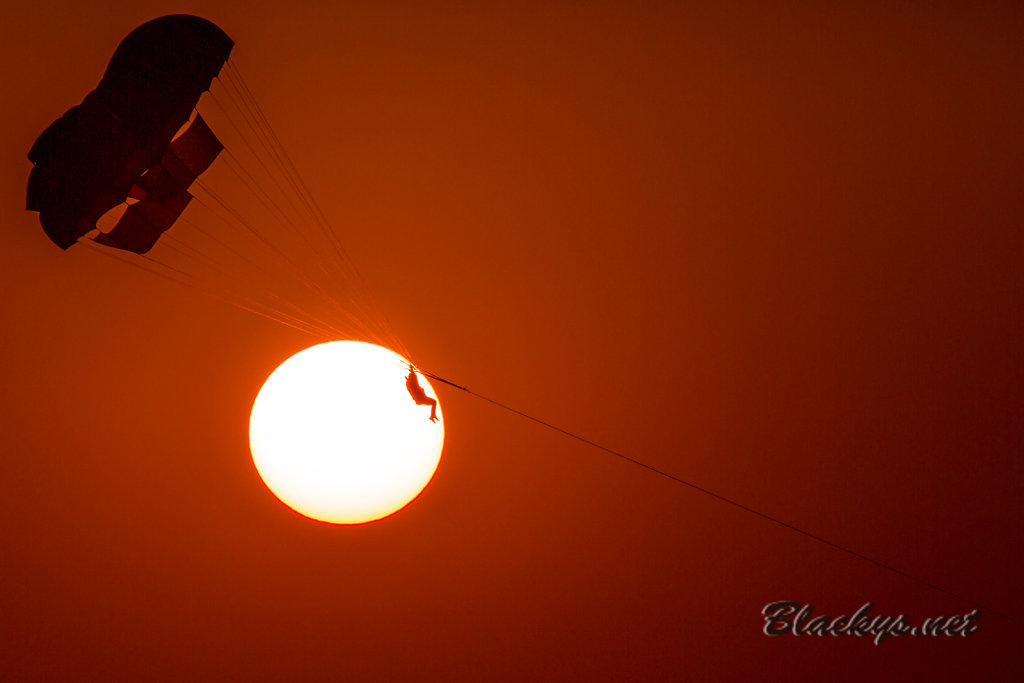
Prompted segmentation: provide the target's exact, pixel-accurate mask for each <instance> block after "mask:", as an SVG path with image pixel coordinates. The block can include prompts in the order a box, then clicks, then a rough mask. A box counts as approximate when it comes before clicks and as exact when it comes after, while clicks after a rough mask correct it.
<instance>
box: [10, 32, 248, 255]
mask: <svg viewBox="0 0 1024 683" xmlns="http://www.w3.org/2000/svg"><path fill="white" fill-rule="evenodd" d="M233 45H234V42H233V41H232V40H231V39H230V38H229V37H228V36H227V34H225V33H224V32H223V31H222V30H221V29H220V28H218V27H217V25H216V24H213V23H212V22H210V21H207V20H206V19H202V18H200V17H195V16H190V15H185V14H177V15H171V16H165V17H160V18H159V19H154V20H152V21H149V22H147V23H145V24H143V25H142V26H139V27H138V28H137V29H135V30H134V31H132V32H131V33H130V34H128V36H127V37H126V38H125V39H124V40H123V41H121V44H120V45H119V46H118V48H117V50H116V51H115V52H114V56H113V57H112V58H111V60H110V64H109V65H108V66H107V70H106V72H105V73H104V75H103V78H102V80H101V81H100V83H99V85H97V86H96V89H95V90H93V91H92V92H90V93H89V94H88V95H87V96H86V97H85V99H84V100H83V101H82V103H81V104H79V105H77V106H75V107H72V108H71V109H69V110H68V111H67V112H66V113H65V114H64V115H63V116H61V117H60V118H59V119H57V120H56V121H54V122H53V123H52V124H50V126H49V127H48V128H47V129H46V130H45V131H43V133H42V135H40V136H39V139H37V140H36V142H35V144H33V145H32V149H31V150H30V151H29V154H28V158H29V160H30V161H31V162H32V163H33V164H34V167H33V169H32V172H31V174H30V175H29V181H28V195H27V201H26V207H27V208H28V209H29V210H31V211H38V212H39V222H40V223H41V224H42V227H43V230H45V231H46V234H47V235H48V236H49V237H50V239H51V240H53V242H54V243H55V244H57V245H58V246H59V247H61V248H62V249H67V248H68V247H70V246H71V245H73V244H74V243H75V242H76V241H77V240H78V239H79V238H80V237H82V236H83V235H85V234H87V233H89V232H91V231H92V230H95V229H96V221H97V220H99V218H100V217H101V216H102V215H103V214H105V213H106V212H107V211H109V210H110V209H112V208H114V207H115V206H117V205H119V204H121V203H122V202H124V201H126V199H127V198H128V197H132V198H135V199H138V200H139V201H138V202H136V203H134V204H132V205H131V206H130V207H129V209H128V210H127V211H126V212H125V213H124V215H123V216H122V218H121V220H120V221H119V222H118V223H117V225H116V226H115V227H114V229H113V230H111V231H110V232H109V233H106V234H101V235H99V236H98V237H97V238H96V241H97V242H99V243H101V244H104V245H106V246H110V247H115V248H118V249H124V250H127V251H133V252H135V253H139V254H142V253H145V252H147V251H149V249H151V248H152V247H153V245H154V244H155V243H156V241H157V240H158V239H159V237H160V235H161V234H162V233H163V232H164V231H166V230H167V229H168V228H169V227H170V226H171V225H172V224H173V223H174V221H175V220H176V219H177V218H178V216H179V215H180V214H181V212H182V211H183V210H184V209H185V206H186V205H187V204H188V202H189V200H190V199H191V195H190V194H189V192H188V188H189V186H190V185H191V184H192V182H193V181H194V180H195V178H196V177H197V176H199V175H200V174H201V173H202V172H203V171H205V170H206V169H207V168H208V167H209V165H210V164H211V163H213V160H214V159H215V158H216V157H217V154H218V153H219V152H220V150H221V148H222V147H221V144H220V142H219V141H218V140H217V138H216V136H215V135H214V134H213V132H212V131H211V130H210V129H209V127H208V126H207V125H206V123H205V122H204V121H203V120H202V118H201V117H199V116H198V115H197V116H196V117H195V119H194V120H193V122H192V124H191V125H190V126H189V128H188V130H187V131H186V132H185V133H183V134H182V135H180V136H179V137H178V138H177V139H174V135H175V133H176V132H177V131H178V130H179V129H181V127H182V126H184V125H185V124H186V123H188V121H189V118H190V117H191V115H192V111H193V110H194V109H195V107H196V104H197V102H198V101H199V97H200V96H201V95H202V94H203V92H205V91H206V90H208V89H209V87H210V83H211V82H212V81H213V78H214V77H215V76H216V75H217V74H218V73H219V72H220V69H221V67H222V66H223V65H224V62H225V61H226V60H227V58H228V55H229V54H230V52H231V48H232V47H233ZM172 139H173V140H174V141H173V142H172Z"/></svg>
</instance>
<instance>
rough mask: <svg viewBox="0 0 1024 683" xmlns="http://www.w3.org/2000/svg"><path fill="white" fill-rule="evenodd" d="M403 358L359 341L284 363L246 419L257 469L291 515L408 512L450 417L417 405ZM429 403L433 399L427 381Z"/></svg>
mask: <svg viewBox="0 0 1024 683" xmlns="http://www.w3.org/2000/svg"><path fill="white" fill-rule="evenodd" d="M407 373H408V367H407V364H406V361H405V359H404V358H402V357H401V356H399V355H398V354H396V353H394V352H392V351H389V350H388V349H385V348H383V347H381V346H376V345H374V344H368V343H365V342H356V341H337V342H327V343H325V344H318V345H316V346H311V347H309V348H307V349H305V350H303V351H300V352H299V353H297V354H295V355H294V356H292V357H291V358H289V359H288V360H286V361H285V362H284V363H282V364H281V365H280V366H279V367H278V368H277V369H276V370H274V372H273V373H271V375H270V377H268V378H267V381H266V382H265V383H264V385H263V388H262V389H260V392H259V394H258V395H257V396H256V401H255V403H254V404H253V407H252V415H251V417H250V419H249V444H250V446H251V448H252V457H253V462H254V463H255V465H256V469H257V470H258V471H259V473H260V476H261V477H262V478H263V481H264V482H266V484H267V487H269V488H270V490H271V491H272V492H273V493H274V495H276V496H277V497H278V498H280V499H281V500H282V501H283V502H284V503H285V504H287V505H288V506H289V507H291V508H293V509H295V510H296V511H298V512H300V513H302V514H303V515H306V516H307V517H312V518H313V519H319V520H322V521H325V522H333V523H335V524H358V523H361V522H368V521H371V520H374V519H380V518H381V517H386V516H387V515H390V514H391V513H393V512H395V511H397V510H399V509H401V508H402V507H404V506H405V505H406V504H407V503H409V501H411V500H412V499H413V498H415V497H416V496H417V495H418V494H419V493H420V491H422V490H423V488H424V487H425V486H426V485H427V483H428V482H429V481H430V478H431V477H432V476H433V474H434V470H436V469H437V465H438V462H439V461H440V458H441V448H442V445H443V443H444V417H443V415H442V414H441V409H440V404H438V410H437V417H438V418H439V419H438V421H437V422H431V421H430V420H429V417H430V408H429V407H428V406H422V405H416V404H415V403H414V402H413V399H412V397H411V396H410V395H409V392H408V391H407V390H406V386H405V376H406V374H407ZM419 382H420V384H421V385H422V387H423V389H424V391H426V393H427V395H428V396H430V397H433V398H436V394H435V393H434V391H433V389H432V388H431V386H430V383H429V382H427V380H426V378H425V377H423V376H422V375H420V376H419Z"/></svg>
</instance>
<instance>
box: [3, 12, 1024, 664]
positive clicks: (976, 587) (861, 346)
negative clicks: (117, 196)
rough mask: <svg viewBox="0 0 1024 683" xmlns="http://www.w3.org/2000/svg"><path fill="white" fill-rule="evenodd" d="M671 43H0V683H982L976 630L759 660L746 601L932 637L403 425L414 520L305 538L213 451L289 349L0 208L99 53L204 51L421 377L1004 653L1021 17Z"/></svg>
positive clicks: (249, 320) (12, 26) (52, 32)
mask: <svg viewBox="0 0 1024 683" xmlns="http://www.w3.org/2000/svg"><path fill="white" fill-rule="evenodd" d="M677 4H679V3H657V2H651V3H625V2H622V3H610V2H594V3H574V2H543V3H487V4H486V8H485V7H483V6H481V7H476V8H474V7H464V6H461V4H460V3H340V2H339V3H314V2H306V3H303V2H288V3H285V2H266V3H243V2H215V3H214V2H210V3H202V2H192V3H182V4H171V3H144V2H143V3H140V2H134V3H128V2H107V1H106V0H101V1H100V2H97V3H92V4H88V3H71V2H33V3H23V4H22V6H20V7H18V8H13V9H9V11H8V16H7V17H6V19H5V22H4V28H3V29H2V31H3V40H0V51H2V55H3V61H4V64H5V68H4V70H3V71H2V72H0V73H2V78H3V82H4V92H5V104H6V106H5V107H4V108H3V113H2V114H0V116H2V117H3V119H2V120H3V124H4V125H3V130H4V134H3V136H0V144H2V146H3V147H2V152H3V153H2V155H0V157H2V158H3V160H4V161H3V164H2V166H0V173H2V182H0V188H2V189H0V198H2V201H3V216H4V220H3V223H4V226H5V229H4V230H2V231H0V254H2V255H3V256H2V257H0V258H2V259H3V267H2V268H0V278H2V279H3V281H2V286H3V291H4V292H5V294H4V296H3V297H2V298H0V306H2V315H3V318H2V319H3V320H4V322H5V325H6V329H7V333H6V334H5V335H3V338H2V342H0V349H2V351H3V352H2V354H0V359H2V360H0V363H2V366H3V377H4V380H5V389H4V392H3V394H2V397H3V399H2V400H3V410H2V411H0V415H2V416H3V417H2V418H0V425H2V426H3V441H2V445H3V449H2V452H3V459H2V463H3V469H4V476H3V477H2V479H0V481H2V486H3V495H2V496H0V500H2V503H0V505H2V514H0V520H2V521H0V524H2V538H3V540H4V556H3V561H2V567H3V569H2V570H0V576H2V581H0V608H2V613H3V615H4V619H3V627H2V629H3V630H2V633H0V661H2V662H3V666H4V671H5V675H9V676H11V677H12V678H14V679H42V680H70V679H97V680H140V679H164V680H187V679H198V680H231V679H236V680H240V679H248V680H253V679H255V678H258V677H264V678H265V679H267V680H401V679H406V680H410V679H419V680H509V681H521V680H658V679H662V680H669V679H685V678H689V679H696V680H756V679H762V680H780V681H781V680H793V677H804V678H808V679H815V680H819V679H820V680H835V681H844V680H866V679H867V678H870V679H871V680H879V681H884V680H906V679H907V678H908V677H913V678H915V679H920V680H954V678H959V679H967V680H1015V679H1019V678H1021V677H1022V676H1024V660H1022V659H1021V658H1020V657H1019V656H1017V655H1016V654H1014V653H1015V652H1016V651H1017V649H1018V648H1019V646H1020V643H1021V642H1022V638H1024V627H1021V626H1019V625H1017V624H1013V623H1010V622H1008V621H1006V620H1003V619H1000V618H999V617H997V616H996V615H992V614H987V615H986V616H985V617H984V618H983V620H982V622H981V630H980V632H979V633H978V634H976V635H975V636H973V637H971V638H911V637H903V638H896V639H892V640H890V641H887V642H885V643H883V644H882V645H880V646H878V647H876V646H875V645H874V644H872V642H871V641H870V639H867V638H822V639H818V638H814V639H811V638H801V639H796V638H792V637H783V638H768V637H767V636H765V635H763V634H762V632H761V627H762V625H763V620H762V618H761V616H760V612H761V609H762V608H763V607H764V605H766V604H767V603H769V602H773V601H776V600H783V599H792V600H796V601H801V602H811V603H813V604H814V605H815V607H816V608H817V610H818V611H819V612H824V613H827V614H830V615H838V614H843V613H846V614H849V613H852V612H853V611H855V610H856V609H857V608H858V607H860V606H861V605H862V604H863V603H865V602H868V601H871V602H874V603H876V605H877V608H876V613H878V614H883V615H897V614H900V613H903V614H907V615H908V616H909V617H910V618H911V619H912V620H913V621H920V620H923V619H924V618H926V617H931V616H939V615H950V614H954V613H965V612H968V611H970V609H971V607H970V606H969V605H966V604H965V603H963V602H960V601H958V600H956V599H954V598H952V597H948V596H945V595H942V594H941V593H938V592H935V591H932V590H929V589H928V588H925V587H923V586H920V585H918V584H915V583H913V582H912V581H909V580H907V579H904V578H901V577H899V576H896V575H894V574H891V573H889V572H886V571H884V570H882V569H880V568H878V567H876V566H873V565H871V564H868V563H865V562H862V561H859V560H857V559H855V558H852V557H850V556H847V555H844V554H842V553H840V552H838V551H836V550H834V549H830V548H828V547H824V546H822V545H820V544H815V543H814V542H812V541H810V540H809V539H806V538H804V537H801V536H799V535H797V534H794V533H792V532H790V531H787V530H785V529H782V528H780V527H777V526H775V525H772V524H771V523H769V522H766V521H764V520H762V519H759V518H757V517H754V516H752V515H749V514H746V513H743V512H741V511H739V510H737V509H735V508H731V507H729V506H726V505H724V504H722V503H721V502H719V501H716V500H714V499H712V498H709V497H707V496H704V495H702V494H700V493H698V492H696V491H693V490H692V489H689V488H686V487H684V486H680V485H679V484H676V483H673V482H671V481H669V480H667V479H665V478H662V477H658V476H657V475H655V474H652V473H651V472H649V471H646V470H643V469H641V468H639V467H636V466H633V465H630V464H629V463H625V462H623V461H621V460H619V459H616V458H614V457H612V456H609V455H607V454H605V453H603V452H601V451H599V450H596V449H593V448H589V447H587V446H585V445H583V444H580V443H577V442H574V441H572V440H569V439H567V438H566V437H564V436H562V435H559V434H557V433H555V432H552V431H549V430H545V429H543V428H542V427H539V426H537V425H535V424H533V423H531V422H528V421H525V420H523V419H522V418H519V417H517V416H515V415H512V414H510V413H506V412H503V411H501V410H499V409H497V408H495V407H494V406H492V405H489V404H487V403H486V402H483V401H479V400H477V399H474V398H473V397H471V396H468V395H466V394H462V393H459V392H457V391H454V390H448V389H446V388H445V387H441V388H439V393H440V395H441V399H442V401H443V402H444V406H445V418H446V423H447V424H446V429H447V441H446V447H445V452H444V455H443V457H442V461H441V466H440V468H439V470H438V472H437V474H436V476H435V478H434V481H433V482H432V483H431V485H430V486H429V487H428V488H427V490H426V491H425V492H424V494H423V495H422V496H421V497H420V498H419V499H418V500H417V501H415V502H414V503H413V504H412V506H410V507H409V508H407V509H406V510H404V511H402V512H401V513H399V514H398V515H395V516H394V517H392V518H389V519H387V520H385V521H383V522H380V523H376V524H369V525H365V526H360V527H352V528H341V527H332V526H329V525H324V524H318V523H314V522H311V521H309V520H306V519H304V518H302V517H300V516H299V515H297V514H295V513H292V512H291V511H289V510H288V509H287V508H285V507H283V506H282V505H281V504H280V503H279V502H277V501H276V500H275V499H274V498H273V497H272V496H271V495H270V494H269V493H268V492H267V490H266V489H265V487H264V486H263V485H262V483H261V482H260V480H259V478H258V475H257V474H256V472H255V470H254V468H253V466H252V463H251V459H250V456H249V453H248V445H247V441H246V428H247V420H248V414H249V410H250V407H251V405H252V400H253V398H254V397H255V394H256V392H257V390H258V389H259V387H260V385H261V384H262V381H263V379H264V378H265V377H266V376H267V375H268V374H269V373H270V371H271V370H273V368H274V367H276V366H277V365H278V364H279V363H280V362H281V361H283V360H284V359H285V358H286V357H288V356H289V355H291V354H292V353H295V352H296V351H298V350H299V349H301V348H303V347H305V346H308V345H309V344H311V343H313V342H314V341H315V340H313V339H311V338H310V337H307V336H305V335H303V334H301V333H299V332H296V331H294V330H291V329H289V328H287V327H283V326H280V325H276V324H274V323H271V322H268V321H266V320H264V319H261V318H258V317H254V316H251V315H250V314H248V313H245V312H243V311H240V310H237V309H235V308H232V307H229V306H226V305H224V304H223V303H221V302H219V301H217V300H211V299H208V298H204V297H203V296H202V295H201V294H199V293H197V292H196V291H194V290H191V289H188V288H182V287H179V286H176V285H175V284H173V283H171V282H168V281H166V280H164V279H161V278H159V277H154V276H153V275H152V274H150V273H146V272H143V271H142V270H140V269H135V268H130V267H126V266H124V265H122V264H120V263H117V262H115V261H111V260H110V259H105V258H101V257H99V256H98V255H97V254H96V253H94V252H92V251H89V250H86V249H83V248H80V247H75V248H72V249H71V250H69V251H68V252H66V253H65V252H61V250H60V249H58V248H57V247H55V246H54V245H53V244H51V243H50V242H49V241H48V240H47V239H46V237H45V235H44V234H43V233H42V230H41V229H40V228H39V225H38V221H37V216H36V214H32V213H28V212H26V211H24V191H25V182H26V180H27V176H28V172H29V167H30V164H29V162H28V161H27V159H26V157H25V155H26V153H27V151H28V149H29V147H30V146H31V144H32V142H33V140H34V139H35V138H36V136H37V135H38V134H39V133H40V132H41V131H42V130H43V129H44V128H45V127H46V126H47V125H48V124H49V123H50V122H51V121H52V120H53V119H55V118H56V117H58V116H59V115H60V114H62V113H63V112H64V111H65V110H66V109H67V108H69V107H70V106H72V105H74V104H77V103H78V102H79V101H80V100H81V98H82V97H84V96H85V94H86V93H87V92H88V91H89V90H90V89H92V88H93V87H95V85H96V83H97V82H98V80H99V78H100V76H101V75H102V73H103V69H104V67H105V66H106V63H107V61H108V60H109V58H110V56H111V54H112V53H113V50H114V48H115V47H116V45H117V43H118V42H119V41H120V39H121V38H122V37H123V36H124V35H125V34H127V33H128V32H129V31H130V30H131V29H132V28H134V27H135V26H137V25H139V24H141V23H142V22H144V21H146V20H148V19H152V18H155V17H157V16H160V15H163V14H168V13H174V12H188V13H194V14H199V15H201V16H204V17H206V18H208V19H211V20H212V21H214V22H216V23H217V24H219V25H220V26H221V27H222V28H223V29H224V30H225V31H226V32H227V33H228V34H229V35H230V36H231V37H232V38H233V39H234V40H235V42H236V47H235V50H234V52H233V54H232V59H233V61H234V63H235V64H236V65H237V66H238V67H239V68H240V69H241V71H242V73H243V74H244V75H245V77H246V78H247V79H248V82H249V85H250V86H251V87H252V89H253V91H254V92H255V94H256V97H257V98H258V100H259V102H260V104H261V106H262V107H263V108H264V110H265V112H266V114H267V116H268V117H269V119H270V121H271V123H272V124H273V126H274V128H275V130H276V132H277V133H278V135H279V136H280V137H281V139H282V140H283V142H284V144H285V146H286V148H287V149H288V151H289V153H290V154H291V155H292V157H293V158H294V160H295V162H296V164H297V166H298V167H299V169H300V170H301V171H302V173H303V175H304V177H305V179H306V180H307V182H308V185H309V187H310V189H311V191H312V193H313V195H314V196H315V197H316V198H317V200H318V201H319V203H320V204H321V206H322V207H323V209H324V211H325V213H326V214H327V216H328V218H329V219H330V220H331V222H332V224H333V225H334V226H335V227H336V229H337V231H338V234H339V235H340V236H341V237H342V240H343V242H344V244H345V246H346V248H347V249H348V251H349V253H350V254H351V256H352V258H353V260H354V261H355V262H356V264H357V266H358V268H359V270H360V272H361V273H362V275H363V277H364V278H365V282H366V283H367V285H368V286H369V287H370V288H371V290H372V291H373V293H374V296H375V297H376V300H377V302H378V303H377V305H378V307H379V311H380V312H382V313H383V314H384V315H386V316H387V317H388V318H389V319H390V320H391V323H392V325H393V327H394V329H395V331H396V332H397V333H398V334H399V336H400V337H401V339H402V341H403V342H404V344H405V345H406V346H407V347H409V349H410V350H411V351H412V352H413V353H414V354H415V357H416V359H417V361H418V362H419V363H420V364H421V365H423V366H424V367H427V368H430V369H432V370H434V371H436V372H438V373H440V374H442V375H443V376H446V377H449V378H451V379H453V380H455V381H457V382H459V383H461V384H465V385H468V386H469V387H470V388H472V389H474V390H475V391H478V392H479V393H481V394H484V395H486V396H489V397H492V398H494V399H496V400H499V401H501V402H503V403H507V404H510V405H512V406H515V407H517V408H519V409H521V410H524V411H526V412H528V413H530V414H531V415H536V416H538V417H541V418H543V419H545V420H548V421H551V422H553V423H554V424H557V425H559V426H561V427H563V428H565V429H569V430H572V431H574V432H578V433H580V434H583V435H585V436H587V437H588V438H590V439H593V440H594V441H597V442H599V443H602V444H605V445H607V446H608V447H610V448H613V449H616V450H619V451H622V452H624V453H627V454H629V455H631V456H633V457H636V458H638V459H640V460H642V461H644V462H647V463H649V464H651V465H653V466H656V467H658V468H661V469H663V470H666V471H668V472H671V473H672V474H674V475H676V476H678V477H681V478H683V479H686V480H688V481H692V482H694V483H696V484H699V485H701V486H704V487H706V488H708V489H710V490H712V491H715V492H717V493H720V494H722V495H725V496H728V497H730V498H733V499H736V500H738V501H741V502H743V503H745V504H747V505H750V506H752V507H755V508H757V509H759V510H763V511H765V512H767V513H769V514H771V515H774V516H776V517H778V518H781V519H783V520H785V521H787V522H789V523H792V524H794V525H796V526H798V527H801V528H804V529H806V530H808V531H810V532H812V533H815V534H818V535H821V536H824V537H826V538H828V539H830V540H832V541H835V542H837V543H840V544H843V545H846V546H848V547H851V548H854V549H856V550H857V551H859V552H861V553H864V554H867V555H869V556H871V557H873V558H876V559H878V560H881V561H883V562H886V563H889V564H891V565H894V566H896V567H898V568H900V569H902V570H904V571H906V572H908V573H911V574H914V575H916V576H919V577H921V578H924V579H926V580H928V581H930V582H933V583H935V584H938V585H940V586H943V587H945V588H948V589H949V590H951V591H953V592H956V593H960V594H964V595H967V596H970V597H971V598H972V599H974V600H976V601H978V602H980V603H982V604H986V605H991V606H992V607H995V608H996V609H999V610H1001V611H1003V612H1006V613H1008V614H1011V615H1014V616H1015V617H1017V618H1024V592H1022V591H1021V590H1020V588H1019V577H1020V574H1021V570H1022V565H1024V563H1022V559H1024V558H1022V553H1021V550H1020V544H1019V539H1020V521H1019V520H1020V515H1021V513H1022V511H1024V510H1022V503H1021V500H1022V499H1024V498H1022V493H1024V491H1022V489H1021V480H1022V479H1021V474H1022V472H1021V464H1020V454H1021V452H1022V446H1024V443H1022V434H1024V432H1022V408H1024V405H1022V400H1024V397H1022V394H1021V387H1022V386H1024V384H1022V381H1024V360H1022V356H1021V348H1024V346H1022V344H1024V318H1022V313H1021V311H1022V306H1021V303H1022V294H1024V271H1022V268H1021V258H1022V256H1024V242H1022V237H1021V234H1022V230H1021V228H1022V226H1024V204H1022V200H1021V197H1022V189H1024V188H1022V178H1024V164H1022V160H1024V136H1022V134H1021V123H1020V122H1021V120H1022V114H1024V111H1022V102H1021V95H1020V90H1021V89H1020V84H1021V83H1022V82H1024V52H1022V51H1021V50H1020V36H1021V35H1024V14H1022V12H1021V11H1020V9H1019V7H1018V6H1017V5H1016V3H1009V2H1007V3H997V2H992V3H967V2H963V3H954V2H949V3H932V4H933V5H935V6H934V7H929V8H925V7H923V6H922V5H920V4H919V3H891V2H890V3H877V4H876V3H862V2H859V3H846V4H847V5H848V7H847V9H843V10H837V9H821V8H814V7H811V3H807V4H806V6H805V5H804V4H803V3H790V4H785V5H783V4H775V3H754V2H750V3H738V4H734V5H732V6H730V7H728V8H722V7H719V4H718V3H696V4H695V6H694V7H692V8H690V9H679V8H677V7H676V5H677ZM979 4H982V5H984V8H979V7H978V5H979ZM218 163H219V162H218ZM180 227H181V226H176V227H175V230H178V229H179V228H180Z"/></svg>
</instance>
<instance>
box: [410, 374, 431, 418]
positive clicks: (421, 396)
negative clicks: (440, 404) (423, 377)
mask: <svg viewBox="0 0 1024 683" xmlns="http://www.w3.org/2000/svg"><path fill="white" fill-rule="evenodd" d="M405 388H406V389H408V390H409V395H410V396H412V400H413V401H414V402H415V403H416V405H418V406H430V421H431V422H437V399H435V398H430V397H429V396H427V392H425V391H423V387H421V386H420V378H419V377H418V376H417V375H416V370H415V369H413V367H412V366H410V367H409V376H408V377H406V378H405Z"/></svg>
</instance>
